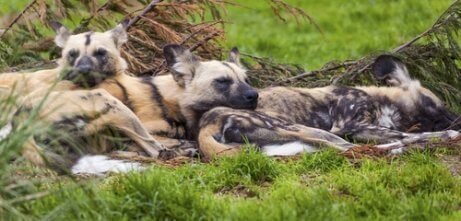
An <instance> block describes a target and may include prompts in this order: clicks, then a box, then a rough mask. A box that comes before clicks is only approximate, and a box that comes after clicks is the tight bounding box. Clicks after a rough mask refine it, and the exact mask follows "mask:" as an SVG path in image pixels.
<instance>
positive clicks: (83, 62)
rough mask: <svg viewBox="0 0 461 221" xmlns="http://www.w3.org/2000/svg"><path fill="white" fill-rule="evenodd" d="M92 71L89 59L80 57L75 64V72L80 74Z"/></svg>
mask: <svg viewBox="0 0 461 221" xmlns="http://www.w3.org/2000/svg"><path fill="white" fill-rule="evenodd" d="M92 69H93V61H91V58H89V57H87V56H85V57H82V58H81V59H80V60H79V61H78V63H77V70H78V72H80V73H89V72H91V70H92Z"/></svg>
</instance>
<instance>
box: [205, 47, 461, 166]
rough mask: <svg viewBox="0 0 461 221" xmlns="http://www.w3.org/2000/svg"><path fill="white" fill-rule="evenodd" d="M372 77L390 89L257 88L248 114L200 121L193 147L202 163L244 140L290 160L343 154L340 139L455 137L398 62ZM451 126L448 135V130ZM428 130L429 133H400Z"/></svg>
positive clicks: (447, 116) (438, 106) (383, 61)
mask: <svg viewBox="0 0 461 221" xmlns="http://www.w3.org/2000/svg"><path fill="white" fill-rule="evenodd" d="M373 72H374V74H375V77H376V78H378V79H380V80H385V81H386V82H387V83H388V84H390V86H389V87H375V86H361V87H340V86H328V87H321V88H312V89H308V88H291V87H271V88H266V89H262V90H260V91H259V100H258V106H257V108H256V109H255V110H254V111H251V110H235V109H230V108H215V109H213V110H211V111H209V112H207V113H206V114H205V115H204V116H203V118H202V120H201V123H200V134H199V137H198V141H199V145H200V150H201V151H202V152H203V153H204V155H205V156H206V157H207V158H209V157H213V156H214V155H221V154H232V153H236V152H238V150H239V149H238V147H239V146H240V145H241V144H242V143H244V140H245V139H247V140H248V141H249V142H250V143H254V144H257V145H258V146H260V147H261V150H262V151H263V152H265V153H266V154H268V155H293V154H297V153H300V152H306V151H307V152H309V151H316V150H318V149H319V148H321V147H324V146H332V147H335V148H337V149H340V150H346V149H348V148H350V147H353V146H354V145H353V144H351V143H349V142H347V141H345V140H343V139H342V138H350V139H353V140H357V141H365V142H368V141H373V142H378V143H386V142H392V141H397V140H401V141H399V142H397V143H391V144H390V145H383V146H382V147H383V148H386V147H401V146H402V145H403V144H405V143H406V142H410V141H417V140H427V139H430V138H434V137H439V138H451V137H454V136H457V135H459V133H458V132H456V131H454V130H460V129H461V125H460V123H461V119H460V117H459V116H458V115H456V114H454V113H452V112H450V111H449V110H448V109H447V108H446V107H444V106H443V103H442V102H441V100H440V99H438V98H437V97H436V96H435V95H434V94H433V93H432V92H431V91H429V90H428V89H426V88H424V87H422V86H421V84H420V83H419V81H417V80H413V79H411V78H410V76H409V74H408V71H407V68H406V67H405V65H404V63H403V62H402V61H400V60H399V59H398V58H396V57H393V56H390V55H383V56H380V57H379V58H377V60H376V62H375V63H374V65H373ZM447 129H451V130H447ZM409 130H411V131H412V132H429V131H441V130H447V131H442V132H430V133H407V132H405V131H409Z"/></svg>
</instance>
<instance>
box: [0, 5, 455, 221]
mask: <svg viewBox="0 0 461 221" xmlns="http://www.w3.org/2000/svg"><path fill="white" fill-rule="evenodd" d="M239 1H240V2H241V3H242V4H243V5H245V6H248V7H249V8H241V7H231V8H230V9H229V11H228V20H230V21H231V22H232V24H228V25H226V30H227V32H228V34H227V40H226V42H225V44H226V46H229V47H230V46H234V45H237V46H239V47H240V49H241V51H243V52H247V53H250V54H256V55H260V56H267V57H273V58H275V59H276V60H278V61H282V62H289V63H298V64H303V65H305V66H306V67H307V68H309V69H314V68H318V67H320V66H322V65H323V64H324V63H326V62H328V61H331V60H335V59H338V60H344V59H354V58H359V57H361V56H364V55H366V54H368V53H370V52H376V51H383V50H384V51H385V50H389V49H391V48H393V47H395V46H397V45H400V44H402V43H403V42H405V41H407V40H409V39H411V38H412V37H414V36H415V35H417V34H418V33H420V32H422V31H423V30H425V29H426V28H427V27H429V26H430V24H432V23H433V22H434V20H435V19H436V18H437V16H438V15H439V14H440V13H441V12H442V11H443V10H444V9H445V8H446V7H447V6H448V5H449V4H450V2H451V1H448V0H432V1H429V0H427V1H426V0H400V1H399V0H392V1H391V0H355V1H349V0H330V1H318V0H303V1H291V2H293V3H294V4H295V5H298V6H301V7H303V8H304V9H305V10H306V11H307V12H308V13H309V14H310V15H311V16H312V17H313V18H314V19H315V21H316V22H317V23H318V24H319V26H320V28H321V29H322V31H323V34H321V33H320V32H319V31H318V30H316V29H315V28H313V26H312V25H309V24H307V23H301V25H297V24H296V23H295V22H294V21H293V20H292V19H288V23H283V22H281V21H279V20H277V19H276V18H274V16H273V14H272V13H271V11H270V10H269V9H268V7H267V5H264V4H260V1H244V0H239ZM0 7H3V8H2V10H5V11H8V10H10V9H7V8H6V7H9V6H6V5H2V4H0ZM2 12H4V11H2ZM0 125H2V124H0ZM25 133H26V132H21V131H19V132H16V133H15V136H14V139H15V140H14V142H15V143H17V144H19V143H20V140H21V137H23V136H24V135H25ZM27 133H29V132H27ZM13 146H14V145H13ZM16 146H18V145H16ZM8 148H10V149H8ZM11 148H12V145H7V144H5V143H4V142H0V151H4V152H0V153H8V154H10V153H11V151H12V149H11ZM13 149H14V148H13ZM15 149H17V147H16V148H15ZM7 150H8V152H7ZM447 155H454V156H458V155H459V152H458V151H452V152H451V151H446V152H443V151H436V152H422V153H421V152H414V153H410V154H407V155H405V156H403V157H400V158H396V159H393V160H391V159H390V160H384V159H383V160H360V161H358V162H355V163H352V162H350V161H349V160H348V159H346V158H344V157H343V156H341V155H339V154H338V153H337V152H335V151H333V150H327V151H324V152H320V153H316V154H311V155H304V156H301V157H300V159H297V160H294V159H293V160H284V161H280V160H276V159H274V158H268V157H265V156H263V155H261V154H259V153H257V152H256V151H254V150H252V149H251V148H250V149H249V151H247V152H246V153H242V154H240V155H238V156H236V157H234V158H226V159H222V160H218V161H215V162H212V163H210V164H202V163H193V164H186V165H183V166H180V167H177V168H167V167H162V166H158V165H153V166H152V167H151V168H150V169H149V170H147V171H145V172H142V173H131V174H126V175H114V176H110V177H109V178H106V179H98V178H95V179H83V180H78V181H74V180H72V179H68V178H62V177H56V176H53V175H50V174H49V173H44V172H43V171H35V170H31V169H30V168H28V167H25V168H23V167H21V168H20V170H18V168H16V169H17V170H13V171H11V170H8V169H4V167H7V166H8V165H9V164H10V161H8V156H9V155H8V156H6V155H2V154H0V165H1V166H3V167H2V168H0V175H1V176H0V178H2V179H1V180H0V220H18V219H22V220H34V219H44V220H134V219H136V220H138V219H140V220H165V219H168V220H461V210H460V208H461V185H460V183H461V178H460V177H459V176H453V175H452V174H451V173H450V171H449V170H448V169H447V167H446V165H445V164H444V163H442V162H441V161H440V159H439V158H440V156H447ZM18 171H22V173H24V174H25V175H24V174H22V175H21V174H18V173H19V172H18ZM11 183H14V184H16V186H11V185H10V184H11ZM37 192H38V193H41V192H48V195H47V196H45V197H37V198H34V197H32V198H31V199H26V200H24V201H17V202H14V200H18V199H20V198H18V197H21V196H34V195H33V194H36V193H37ZM31 194H32V195H31Z"/></svg>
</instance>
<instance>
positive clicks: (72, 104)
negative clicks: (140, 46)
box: [0, 23, 168, 165]
mask: <svg viewBox="0 0 461 221" xmlns="http://www.w3.org/2000/svg"><path fill="white" fill-rule="evenodd" d="M55 28H56V30H57V32H58V35H57V37H56V38H55V42H56V44H57V45H58V46H60V47H62V48H63V53H62V54H63V57H62V58H61V59H60V60H59V62H58V63H59V65H58V67H57V68H55V69H51V70H43V71H38V72H35V73H8V74H2V75H0V86H1V87H2V88H3V90H2V93H1V94H0V95H1V97H2V98H4V97H6V96H9V95H10V94H12V93H13V94H14V93H16V94H17V96H18V101H17V105H18V106H19V107H18V110H17V111H16V114H15V115H19V116H23V117H25V116H24V115H28V114H29V112H30V110H31V109H32V108H34V107H37V106H41V108H40V109H39V110H40V111H39V114H38V115H39V118H40V119H41V121H42V122H48V123H50V124H51V125H53V126H54V127H57V128H62V127H66V128H69V127H70V128H72V129H71V131H72V132H73V133H72V134H73V135H75V136H87V135H90V134H95V133H98V132H99V131H101V130H102V129H103V128H105V127H106V126H110V127H112V128H114V129H118V130H120V131H121V132H123V133H124V134H125V135H126V136H128V137H129V138H131V140H132V141H134V142H135V143H136V144H137V146H136V147H135V148H137V150H138V151H142V152H145V153H146V154H147V155H149V156H152V157H157V156H158V155H159V154H160V153H161V152H162V151H163V152H164V153H167V152H168V151H164V150H165V149H164V147H163V145H162V144H161V143H159V142H158V141H156V140H155V139H154V138H153V137H152V136H150V134H149V133H148V131H147V130H146V129H145V127H144V126H143V125H142V123H141V122H140V121H139V118H138V117H137V116H136V115H135V114H134V113H133V112H132V111H131V110H130V109H129V108H127V107H126V106H125V105H124V104H123V103H122V102H121V101H119V100H118V99H116V98H115V97H114V96H112V95H111V94H109V93H108V92H107V91H106V90H104V89H98V88H90V89H82V87H81V85H80V81H79V80H75V79H76V78H75V74H76V73H77V72H78V73H82V74H87V75H92V76H93V79H96V80H100V79H101V78H104V77H105V76H109V75H114V74H115V73H117V72H119V71H120V70H124V69H125V68H126V63H125V61H124V60H123V59H122V58H121V57H120V52H119V49H120V46H121V45H122V44H123V43H124V42H125V41H126V40H127V36H126V33H125V31H124V27H123V24H119V25H117V27H116V28H114V29H112V30H109V31H107V32H103V33H92V34H91V36H92V37H91V38H90V37H89V35H90V33H83V34H78V35H71V34H70V32H69V31H68V30H67V29H66V28H64V27H63V26H62V25H60V24H58V23H56V24H55ZM79 57H83V59H78V58H79ZM93 61H95V63H97V65H96V66H97V69H92V68H89V67H88V66H90V63H91V62H93ZM69 64H72V65H73V66H75V67H77V69H73V68H71V67H72V66H71V65H69ZM62 78H63V79H65V80H63V81H58V80H59V79H62ZM57 81H58V82H57ZM90 83H91V82H90ZM11 124H14V126H15V127H20V125H22V122H21V121H19V122H16V121H14V122H10V123H9V124H8V125H7V126H5V127H4V128H9V127H11ZM45 151H46V150H45ZM41 152H43V151H42V150H41V148H40V147H38V146H37V145H36V143H35V140H34V139H33V138H31V139H30V140H29V141H27V142H26V144H25V146H24V148H23V155H24V156H25V157H26V158H27V159H29V160H30V161H32V163H34V164H36V165H44V164H45V161H44V159H43V158H42V154H41Z"/></svg>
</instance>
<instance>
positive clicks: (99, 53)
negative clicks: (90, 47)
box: [93, 48, 107, 57]
mask: <svg viewBox="0 0 461 221" xmlns="http://www.w3.org/2000/svg"><path fill="white" fill-rule="evenodd" d="M106 54H107V51H106V49H103V48H99V49H98V50H96V51H95V52H93V56H95V57H103V56H106Z"/></svg>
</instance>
